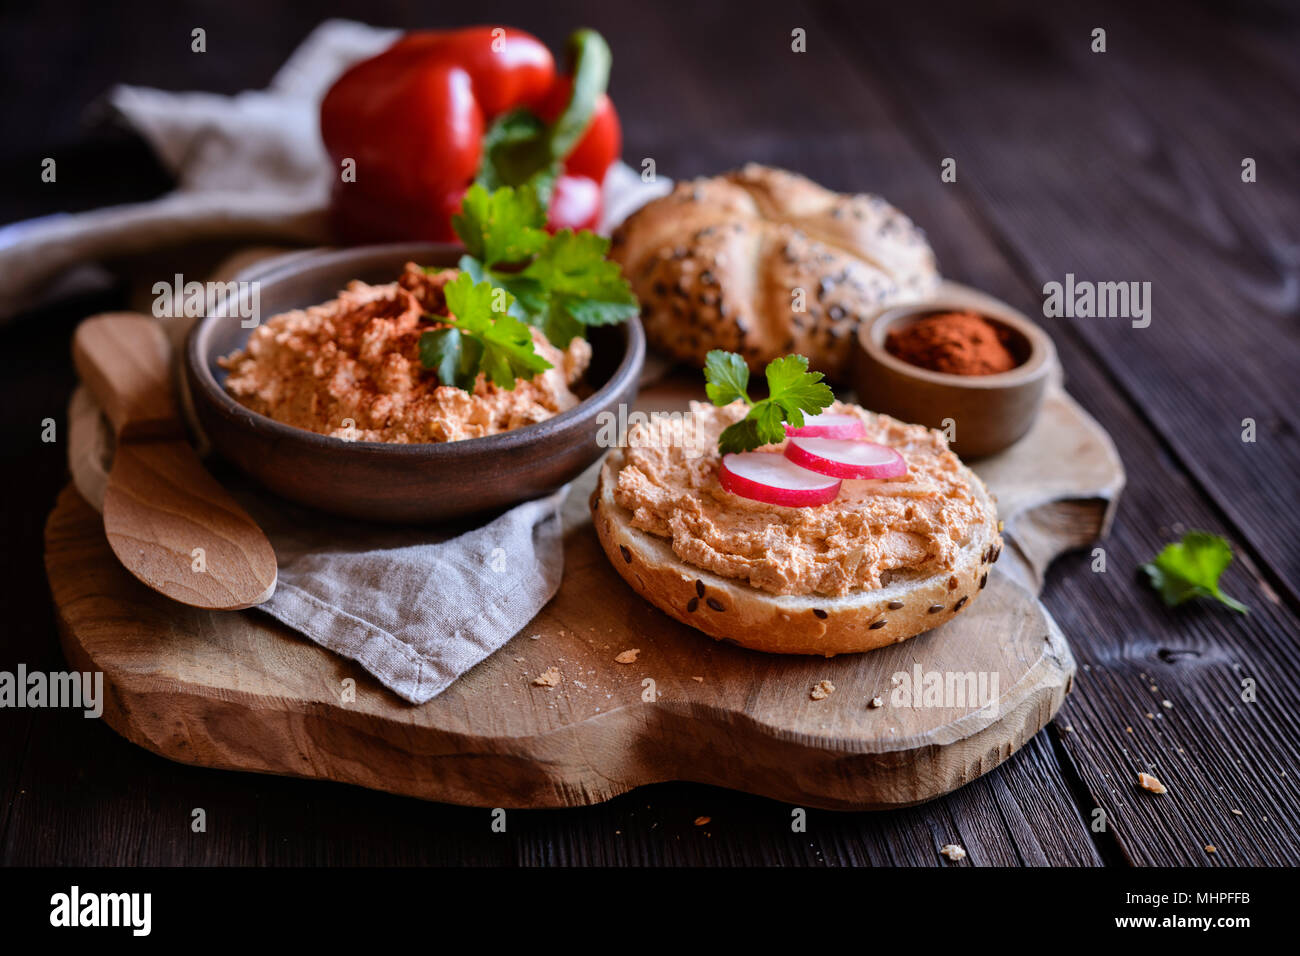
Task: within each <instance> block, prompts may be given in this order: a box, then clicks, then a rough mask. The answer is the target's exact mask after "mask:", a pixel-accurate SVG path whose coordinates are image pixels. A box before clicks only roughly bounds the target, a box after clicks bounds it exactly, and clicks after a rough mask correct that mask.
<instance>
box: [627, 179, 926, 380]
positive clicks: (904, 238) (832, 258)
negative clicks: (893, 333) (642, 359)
mask: <svg viewBox="0 0 1300 956" xmlns="http://www.w3.org/2000/svg"><path fill="white" fill-rule="evenodd" d="M610 255H611V256H612V258H614V259H615V260H616V261H618V262H619V263H620V264H622V266H623V271H624V273H625V275H626V276H627V277H628V279H629V281H630V282H631V283H632V288H633V291H635V292H636V294H637V296H638V298H639V299H640V300H641V303H642V319H643V321H644V323H645V329H646V336H647V338H648V340H649V341H650V343H651V344H652V345H654V346H655V347H656V348H658V349H660V350H661V351H663V352H666V353H667V354H669V355H671V356H673V357H674V358H677V359H680V360H683V361H687V362H691V363H693V364H696V365H700V366H702V365H703V364H704V362H705V357H706V356H707V354H708V352H709V351H710V350H712V349H727V350H730V351H734V352H738V353H740V354H741V355H742V356H743V357H744V359H745V361H746V362H747V363H748V364H749V366H750V367H751V368H753V369H755V370H757V369H760V368H762V367H763V365H764V364H766V363H767V362H769V361H771V360H772V359H774V358H776V357H778V356H781V355H785V354H787V353H791V352H796V353H801V354H803V355H806V356H807V357H808V359H809V361H810V364H811V367H812V368H813V369H817V370H820V371H823V372H825V373H826V374H827V375H828V376H829V377H831V378H832V379H842V378H843V377H844V375H845V374H846V371H847V363H848V361H849V355H850V340H851V336H852V334H853V333H854V331H855V330H856V329H857V326H858V324H859V323H860V322H862V321H863V320H866V319H869V318H871V317H872V316H874V315H876V314H877V313H879V312H880V310H881V309H883V308H886V307H888V306H891V305H894V304H896V303H900V302H907V301H914V300H918V299H922V298H925V297H926V296H928V295H930V294H931V293H933V292H934V290H935V289H936V287H937V286H938V282H939V275H938V272H937V270H936V267H935V261H934V254H933V252H932V251H931V249H930V246H929V244H928V243H927V242H926V240H925V236H924V234H923V233H922V232H921V230H920V229H918V228H917V227H916V226H915V225H913V223H912V222H911V220H909V219H908V218H907V217H906V216H905V215H903V213H901V212H899V211H898V210H897V209H895V208H894V207H893V206H891V205H889V203H887V202H886V201H885V200H883V199H881V198H880V197H878V196H870V195H846V194H841V193H835V192H832V191H830V190H827V189H824V188H822V187H821V186H819V185H817V184H816V183H814V182H812V181H811V180H809V179H806V178H804V177H802V176H798V175H795V174H793V173H788V172H785V171H783V170H778V169H771V168H769V167H765V166H759V165H757V164H749V165H747V166H745V167H743V168H742V169H739V170H736V171H734V172H731V173H727V174H725V175H722V176H716V177H713V178H709V179H697V180H692V181H688V182H681V183H678V184H677V186H676V187H675V188H674V189H673V191H672V193H670V194H669V195H668V196H665V197H663V198H660V199H657V200H655V201H653V202H651V203H649V204H648V205H646V206H645V207H643V208H642V209H640V210H638V211H637V212H636V213H634V214H633V215H632V216H631V217H629V219H628V220H627V221H626V222H625V223H624V224H623V225H622V226H620V227H619V229H618V230H617V231H616V232H615V233H614V236H613V240H612V246H611V251H610Z"/></svg>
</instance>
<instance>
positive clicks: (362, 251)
mask: <svg viewBox="0 0 1300 956" xmlns="http://www.w3.org/2000/svg"><path fill="white" fill-rule="evenodd" d="M463 251H464V250H462V249H461V248H460V247H459V246H453V245H447V244H430V243H406V244H395V245H382V246H363V247H358V248H353V249H340V250H329V251H314V252H309V253H301V254H297V255H293V256H288V257H284V258H280V259H277V260H273V261H271V262H269V263H265V264H261V265H257V266H254V267H252V268H251V269H248V270H246V271H245V272H243V273H240V274H239V275H238V276H236V280H237V281H241V282H257V283H259V290H260V293H259V294H260V297H261V299H260V303H259V304H260V311H261V314H262V315H263V316H266V317H270V316H273V315H277V314H279V313H281V312H284V311H286V310H289V309H298V308H303V307H306V306H309V305H315V304H317V303H320V302H325V301H328V300H329V299H332V298H333V297H334V296H335V295H337V294H338V292H339V290H341V289H342V288H344V287H345V286H346V285H347V283H348V282H350V281H351V280H353V279H360V280H362V281H364V282H372V283H383V282H392V281H394V280H395V279H396V278H397V277H398V276H399V275H400V274H401V271H402V266H403V265H404V264H405V263H407V262H411V261H414V262H418V263H420V264H421V265H432V266H453V265H455V264H456V260H457V259H458V258H459V256H460V255H461V253H462V252H463ZM250 332H251V330H250V329H245V328H242V327H241V325H240V320H239V318H237V317H235V318H222V317H218V316H208V317H206V318H204V319H202V320H200V321H199V322H198V323H197V324H196V325H195V326H194V329H193V330H192V331H191V333H190V336H189V340H188V341H187V343H186V348H185V375H186V380H187V383H188V386H189V391H190V396H191V399H192V402H193V408H194V413H195V417H196V418H197V420H198V423H199V425H200V427H202V429H203V430H204V432H205V433H206V434H207V437H208V439H209V441H210V442H211V443H212V446H213V448H214V449H215V450H216V451H217V452H219V453H220V454H221V455H222V456H223V457H225V458H227V459H229V460H230V461H231V462H233V463H234V464H235V465H237V466H238V467H239V468H240V469H241V470H243V471H245V472H247V473H248V474H249V475H251V476H252V477H253V478H255V479H256V480H257V481H259V482H260V483H261V484H262V485H264V486H265V487H267V488H268V489H270V490H271V491H273V492H275V493H276V494H279V495H282V496H283V497H285V498H288V499H290V500H292V501H296V502H299V503H301V504H305V505H309V506H311V507H314V508H319V509H320V510H322V511H328V512H331V513H333V514H338V515H344V516H347V517H351V518H361V519H369V520H375V521H386V522H432V521H444V520H447V519H451V518H459V517H464V516H466V515H469V514H474V513H477V512H484V511H489V510H494V509H498V508H504V507H507V506H509V505H513V504H517V503H518V502H521V501H526V500H528V499H530V498H538V497H541V496H542V495H545V494H548V493H550V492H552V491H554V490H555V489H557V488H559V487H560V486H561V485H563V484H564V483H565V482H567V481H570V480H571V479H573V478H575V477H577V476H578V475H579V474H581V473H582V471H583V470H585V469H586V468H587V466H589V465H590V464H591V463H592V462H594V461H595V460H596V459H597V458H599V457H600V455H601V453H602V452H603V450H604V449H602V448H600V447H599V446H598V445H597V441H596V436H597V433H598V431H599V424H600V422H601V421H603V420H604V418H603V416H602V413H610V414H614V415H617V413H618V407H619V405H620V404H626V405H628V406H631V404H632V403H633V402H634V401H635V400H636V392H637V382H638V378H639V376H640V373H641V366H642V363H643V362H644V360H645V335H644V333H643V332H642V329H641V323H640V321H639V320H637V319H636V318H632V319H631V320H629V321H628V322H627V323H625V324H623V325H615V326H603V327H599V328H593V329H592V330H591V334H590V340H591V345H592V362H591V367H590V368H589V369H588V370H587V375H586V380H587V382H588V384H590V385H591V386H593V387H594V388H595V389H596V391H595V392H594V393H593V394H592V395H591V396H589V397H588V398H586V399H585V400H583V401H582V402H581V403H580V404H578V405H577V406H576V407H574V408H571V409H569V410H568V411H566V412H563V413H561V414H559V415H556V416H555V417H554V418H549V419H547V420H546V421H544V422H540V423H539V424H536V425H529V426H526V427H524V428H516V429H513V430H511V431H508V432H503V433H502V434H499V435H489V436H487V437H485V438H471V439H466V440H464V441H452V442H431V443H429V444H419V445H399V444H391V443H387V442H362V441H345V440H343V439H341V438H333V437H330V436H327V435H318V434H316V433H315V432H310V431H306V430H305V429H301V428H294V427H292V426H290V425H285V424H282V423H281V422H277V421H274V420H272V419H270V418H268V417H266V416H265V415H260V414H258V413H256V412H254V411H252V410H250V409H248V408H245V407H244V406H243V405H241V404H239V402H237V401H235V399H234V398H233V397H232V396H231V395H230V394H229V393H227V392H226V390H225V388H224V387H223V383H224V381H225V377H226V372H225V370H224V369H222V368H220V367H219V366H218V365H217V358H218V356H223V355H229V354H230V353H231V352H233V351H234V350H235V349H237V348H241V347H242V346H243V345H244V344H245V342H247V340H248V336H249V334H250Z"/></svg>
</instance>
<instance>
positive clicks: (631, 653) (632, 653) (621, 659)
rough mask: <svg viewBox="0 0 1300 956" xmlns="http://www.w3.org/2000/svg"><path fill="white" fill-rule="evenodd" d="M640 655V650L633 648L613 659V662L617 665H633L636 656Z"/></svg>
mask: <svg viewBox="0 0 1300 956" xmlns="http://www.w3.org/2000/svg"><path fill="white" fill-rule="evenodd" d="M640 653H641V648H639V647H633V648H632V649H630V650H626V651H623V652H622V653H620V654H619V655H618V656H617V657H615V658H614V661H615V662H616V663H618V664H635V663H636V656H637V655H638V654H640Z"/></svg>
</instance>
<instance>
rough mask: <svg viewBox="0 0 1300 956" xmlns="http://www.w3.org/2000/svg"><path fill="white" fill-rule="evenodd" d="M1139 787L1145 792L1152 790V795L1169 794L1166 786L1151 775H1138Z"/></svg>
mask: <svg viewBox="0 0 1300 956" xmlns="http://www.w3.org/2000/svg"><path fill="white" fill-rule="evenodd" d="M1138 786H1139V787H1141V788H1142V789H1143V790H1150V791H1151V792H1152V793H1168V792H1169V791H1168V790H1167V789H1165V785H1164V784H1163V783H1161V782H1160V781H1159V780H1157V779H1156V778H1155V777H1153V776H1151V774H1149V773H1140V774H1138Z"/></svg>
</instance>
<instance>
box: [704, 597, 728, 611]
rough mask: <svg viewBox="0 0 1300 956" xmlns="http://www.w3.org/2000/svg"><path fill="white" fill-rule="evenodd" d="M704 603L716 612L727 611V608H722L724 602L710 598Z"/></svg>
mask: <svg viewBox="0 0 1300 956" xmlns="http://www.w3.org/2000/svg"><path fill="white" fill-rule="evenodd" d="M704 603H705V604H707V605H708V606H709V607H711V608H713V610H715V611H725V610H726V608H725V607H723V606H722V602H721V601H719V600H717V599H716V598H708V599H707V600H706V601H705V602H704Z"/></svg>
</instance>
